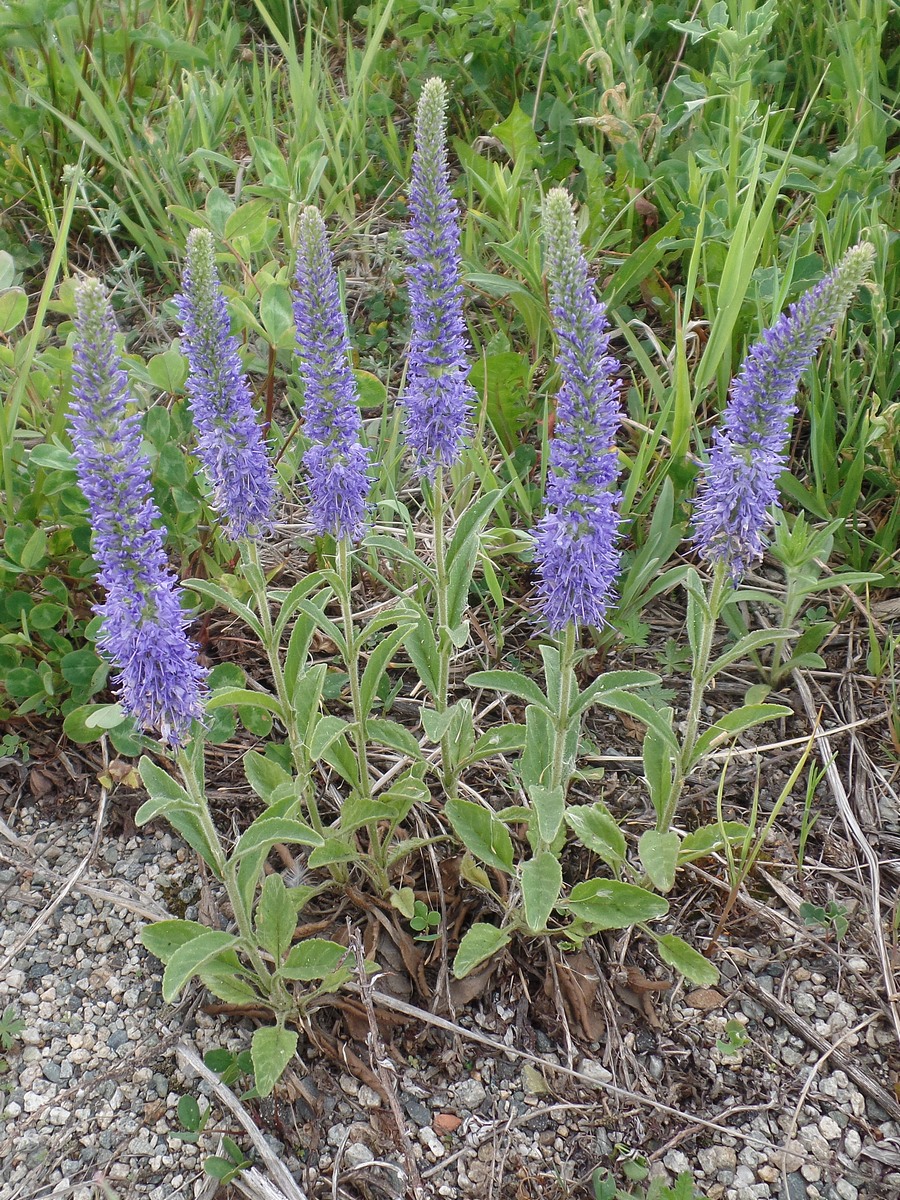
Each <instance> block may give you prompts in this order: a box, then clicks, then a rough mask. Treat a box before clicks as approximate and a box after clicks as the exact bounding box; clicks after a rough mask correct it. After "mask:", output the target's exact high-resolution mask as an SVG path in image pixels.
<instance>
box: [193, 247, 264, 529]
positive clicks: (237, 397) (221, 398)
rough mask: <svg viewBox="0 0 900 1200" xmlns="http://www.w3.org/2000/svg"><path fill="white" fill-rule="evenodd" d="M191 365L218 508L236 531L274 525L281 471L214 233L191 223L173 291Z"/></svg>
mask: <svg viewBox="0 0 900 1200" xmlns="http://www.w3.org/2000/svg"><path fill="white" fill-rule="evenodd" d="M175 303H176V306H177V308H178V314H179V316H180V317H181V322H182V327H183V333H182V337H181V345H182V348H183V350H184V353H185V355H186V356H187V360H188V364H189V367H190V370H189V372H188V378H187V394H188V399H189V401H190V408H191V415H192V416H193V419H194V426H195V428H196V430H197V435H198V442H197V455H198V457H199V459H200V462H201V463H202V464H203V469H204V471H205V473H206V477H207V479H208V480H209V482H210V484H211V485H212V492H213V507H214V508H215V509H216V511H217V512H218V513H219V514H220V516H222V517H223V518H224V519H225V521H226V532H227V534H228V536H229V537H230V538H233V539H237V538H243V537H251V536H256V535H258V534H260V533H264V532H267V531H268V530H269V529H270V528H271V525H272V513H273V509H274V507H275V498H276V490H275V475H274V471H273V468H272V464H271V461H270V458H269V455H268V453H267V451H266V445H265V441H264V440H263V435H262V430H261V429H260V427H259V424H258V423H257V420H256V415H255V413H254V411H253V405H252V403H251V401H250V387H249V384H248V382H247V377H246V375H245V373H244V369H243V367H242V365H241V360H240V356H239V354H238V340H237V338H236V337H235V336H234V335H233V334H232V333H231V331H230V323H229V319H228V309H227V307H226V305H225V297H224V296H223V294H222V288H221V284H220V283H219V276H218V272H217V271H216V259H215V247H214V243H213V238H212V234H210V233H209V232H208V231H207V230H205V229H192V230H191V232H190V233H189V234H188V239H187V255H186V260H185V268H184V276H183V280H182V292H181V294H180V295H178V296H176V297H175Z"/></svg>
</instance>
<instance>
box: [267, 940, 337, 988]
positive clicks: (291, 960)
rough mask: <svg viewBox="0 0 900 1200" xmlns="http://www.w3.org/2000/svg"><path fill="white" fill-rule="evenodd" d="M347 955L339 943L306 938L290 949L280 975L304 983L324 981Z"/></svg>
mask: <svg viewBox="0 0 900 1200" xmlns="http://www.w3.org/2000/svg"><path fill="white" fill-rule="evenodd" d="M348 953H349V952H348V950H347V947H346V946H342V945H341V944H340V943H339V942H330V941H328V939H327V938H306V940H305V941H302V942H298V943H297V945H296V946H292V947H291V951H290V954H288V956H287V958H286V959H285V960H284V966H283V967H282V968H281V971H280V974H281V975H283V976H284V978H285V979H299V980H301V981H303V982H304V983H310V982H311V981H312V980H314V979H324V978H325V977H326V976H327V975H330V974H331V973H332V971H335V970H337V968H338V966H339V965H340V963H341V961H342V960H343V959H344V958H345V956H346V955H347V954H348Z"/></svg>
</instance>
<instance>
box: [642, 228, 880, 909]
mask: <svg viewBox="0 0 900 1200" xmlns="http://www.w3.org/2000/svg"><path fill="white" fill-rule="evenodd" d="M874 254H875V251H874V247H872V246H871V245H869V244H868V243H865V242H864V243H861V244H860V245H858V246H855V247H853V248H852V249H850V250H848V251H847V253H846V254H845V255H844V257H843V258H842V259H841V261H840V262H839V263H838V265H837V266H836V267H835V268H834V270H833V271H831V272H830V273H829V274H828V275H826V276H825V277H824V278H823V279H822V280H821V281H820V282H819V283H817V284H816V285H815V286H814V287H813V288H810V289H809V290H808V291H807V292H805V293H804V295H803V296H801V298H800V299H799V300H798V301H797V302H796V303H795V304H792V305H791V306H790V308H789V309H788V311H787V312H786V313H783V314H782V315H781V316H780V317H779V318H778V320H777V321H776V322H775V324H774V325H773V326H772V327H771V328H770V329H767V330H766V331H765V332H764V333H763V335H762V337H761V338H760V340H759V341H758V342H757V343H756V344H755V345H753V346H752V347H751V349H750V350H749V352H748V354H747V356H746V358H745V360H744V364H743V366H742V368H741V370H740V372H739V374H738V375H737V377H736V378H735V379H734V381H733V382H732V385H731V389H730V393H729V399H728V404H727V406H726V409H725V413H724V416H723V419H722V422H721V426H720V428H718V429H717V430H715V431H714V433H713V445H712V450H711V452H710V456H709V462H708V464H707V465H706V467H705V468H704V470H703V473H702V475H701V479H700V484H699V487H698V491H697V498H696V501H695V505H694V516H695V532H694V543H695V545H696V547H697V549H698V551H699V553H700V557H701V558H702V559H703V560H704V561H705V562H706V563H708V564H709V565H710V566H711V567H712V578H711V580H710V582H709V585H708V587H707V588H704V587H703V585H702V583H701V581H700V577H699V575H698V574H697V572H696V571H693V570H692V571H689V572H688V573H687V575H686V577H685V587H686V590H687V632H688V640H689V643H690V649H691V664H692V665H691V694H690V700H689V703H688V710H687V714H686V719H685V724H684V732H683V734H682V735H681V737H680V738H676V736H675V734H674V731H673V723H672V713H671V710H669V709H666V710H664V711H663V712H662V713H661V714H659V715H658V716H657V719H656V720H655V721H654V722H653V723H652V724H648V732H647V737H646V739H645V743H644V766H645V771H646V775H647V780H648V783H649V786H650V792H651V796H652V799H653V803H654V806H655V809H656V815H657V827H656V830H655V831H651V832H650V833H649V834H648V835H645V837H647V838H648V842H647V850H648V859H649V861H648V873H649V874H650V875H651V877H652V878H653V879H654V882H655V883H657V886H660V887H662V888H663V890H667V886H668V887H671V881H672V880H673V879H674V873H675V867H676V864H677V862H678V860H679V855H680V853H681V843H680V839H679V838H678V836H677V835H676V834H675V833H674V832H673V831H672V830H671V826H672V822H673V820H674V817H675V813H676V810H677V806H678V801H679V799H680V796H681V792H682V789H683V787H684V782H685V779H686V778H687V775H688V774H689V772H690V771H691V770H692V769H693V768H694V767H695V766H696V764H697V763H698V762H699V761H700V760H701V759H702V758H703V757H704V756H705V755H707V754H708V753H709V752H710V751H711V750H713V749H714V748H715V747H716V746H718V745H721V744H722V743H723V742H725V741H728V740H730V739H732V738H733V737H735V736H736V735H737V734H739V733H741V732H742V731H744V730H745V729H749V728H751V727H752V726H754V725H757V724H759V723H761V722H763V721H767V720H771V719H773V718H776V717H780V716H787V715H789V714H790V712H791V710H790V709H789V708H786V707H785V706H783V705H779V704H745V705H743V706H742V707H740V708H738V709H736V710H734V711H733V712H730V713H727V714H726V715H725V716H723V717H721V718H720V719H719V720H718V721H716V722H715V724H713V725H712V726H711V727H710V728H709V729H707V730H704V731H703V732H702V733H701V728H700V718H701V709H702V703H703V696H704V692H705V690H706V688H707V687H708V686H709V684H710V683H711V682H712V680H713V679H715V677H716V675H717V674H719V672H720V671H722V670H723V669H724V668H725V667H726V666H728V665H729V664H731V663H733V662H737V661H738V660H739V659H741V658H744V657H745V656H747V655H749V654H752V653H755V652H756V651H757V650H759V649H761V648H762V647H764V646H770V645H772V644H773V643H774V644H775V645H776V646H779V645H780V644H781V643H783V642H784V641H785V640H787V639H789V638H792V637H793V636H794V631H793V630H792V629H790V628H788V627H785V628H782V629H775V630H765V629H764V630H754V631H752V632H750V633H747V634H745V635H744V636H743V637H741V638H739V639H738V641H737V642H736V643H734V644H733V645H732V646H730V647H729V648H728V649H727V650H726V651H725V652H724V653H723V654H721V655H720V656H719V657H718V658H716V659H715V661H710V660H711V658H712V645H713V637H714V633H715V628H716V623H717V621H718V619H719V618H720V616H721V615H722V612H723V608H724V606H725V604H726V603H727V601H728V600H729V598H730V596H729V593H730V592H731V590H732V589H733V587H734V585H736V584H737V583H738V582H739V581H740V580H741V579H742V577H743V575H744V572H745V571H746V569H747V567H748V566H749V565H750V564H751V563H752V562H754V561H756V560H757V559H759V558H760V557H761V556H762V553H763V549H764V547H765V544H766V534H767V531H768V529H769V528H770V526H771V525H772V522H773V517H772V512H773V509H774V508H775V507H776V506H777V504H778V490H777V482H778V476H779V475H780V473H781V471H782V470H783V468H784V465H785V462H786V453H785V446H786V443H787V437H788V431H789V426H790V421H791V417H792V415H793V413H794V412H795V403H794V401H795V397H796V394H797V389H798V387H799V384H800V380H801V378H802V377H803V373H804V371H806V369H807V367H808V366H809V365H810V363H811V362H812V360H813V358H814V357H815V354H816V352H817V350H818V349H819V347H820V345H821V344H822V342H823V341H824V340H825V338H826V336H827V335H828V333H829V332H830V331H831V329H832V328H833V327H834V325H835V324H836V323H837V322H838V321H839V320H840V319H841V318H842V316H843V314H844V312H845V311H846V309H847V307H848V305H849V303H850V301H851V300H852V298H853V296H854V295H855V293H856V291H857V289H858V288H859V286H860V284H861V283H862V282H863V280H864V279H865V277H866V276H867V274H868V273H869V270H870V269H871V266H872V262H873V260H874ZM802 532H803V531H802V528H801V529H800V530H798V538H797V539H795V545H794V546H793V548H792V549H791V548H790V547H789V546H788V545H787V539H786V538H785V537H784V536H781V537H780V538H779V542H780V544H781V545H782V549H783V551H784V552H785V553H786V554H788V555H791V554H793V555H794V558H795V559H796V563H795V565H796V568H797V572H798V577H799V574H800V573H802V570H803V565H804V563H803V559H804V558H805V553H804V551H803V550H802V548H801V547H800V546H799V541H800V535H801V534H802ZM806 549H808V546H807V547H806ZM796 609H797V605H796V604H794V603H791V604H789V605H788V606H787V608H786V609H785V612H784V616H785V619H786V621H788V620H789V621H793V619H794V618H795V617H796V615H797V613H796ZM777 663H778V658H776V670H777ZM651 847H652V849H651Z"/></svg>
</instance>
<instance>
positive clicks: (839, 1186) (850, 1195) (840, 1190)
mask: <svg viewBox="0 0 900 1200" xmlns="http://www.w3.org/2000/svg"><path fill="white" fill-rule="evenodd" d="M834 1190H835V1191H836V1192H837V1194H838V1195H839V1196H840V1198H841V1200H859V1192H858V1190H857V1189H856V1188H855V1187H854V1186H853V1184H852V1183H848V1182H847V1181H846V1179H839V1180H838V1182H837V1183H836V1184H835V1185H834Z"/></svg>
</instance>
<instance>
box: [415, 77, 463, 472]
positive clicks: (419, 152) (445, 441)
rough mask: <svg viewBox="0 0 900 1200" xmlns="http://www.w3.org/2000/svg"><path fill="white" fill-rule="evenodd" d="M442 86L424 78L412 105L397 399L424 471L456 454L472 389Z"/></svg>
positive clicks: (447, 464)
mask: <svg viewBox="0 0 900 1200" xmlns="http://www.w3.org/2000/svg"><path fill="white" fill-rule="evenodd" d="M446 113H447V89H446V87H445V86H444V82H443V80H441V79H429V80H428V82H427V83H426V84H425V86H424V87H423V89H422V95H421V97H420V99H419V107H418V110H417V113H416V136H415V150H414V152H413V165H412V182H411V184H410V189H409V208H410V215H411V224H410V230H409V241H408V248H409V253H410V257H411V260H412V261H411V263H410V266H409V305H410V312H411V316H412V332H411V336H410V351H409V362H408V364H407V368H406V385H405V388H404V392H403V396H402V402H403V404H404V405H405V406H406V424H405V429H404V437H405V440H406V444H407V445H408V446H409V448H410V450H411V451H412V453H413V459H414V461H415V464H416V468H417V470H418V471H419V472H420V474H422V475H424V476H425V477H426V478H427V479H432V478H434V474H435V471H436V470H437V468H438V467H439V466H440V467H450V466H452V465H453V464H454V463H455V462H456V461H457V459H458V458H459V457H460V455H461V454H462V447H463V443H464V441H465V438H466V436H467V434H468V432H469V414H470V411H471V409H472V405H473V403H474V401H475V392H474V389H473V388H472V386H471V385H470V384H469V382H468V373H469V365H468V362H467V361H466V338H465V323H464V321H463V312H462V284H461V282H460V274H459V264H460V255H459V217H458V213H457V206H456V201H455V200H454V199H453V197H452V196H451V195H450V175H449V171H448V169H447V144H446Z"/></svg>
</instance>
